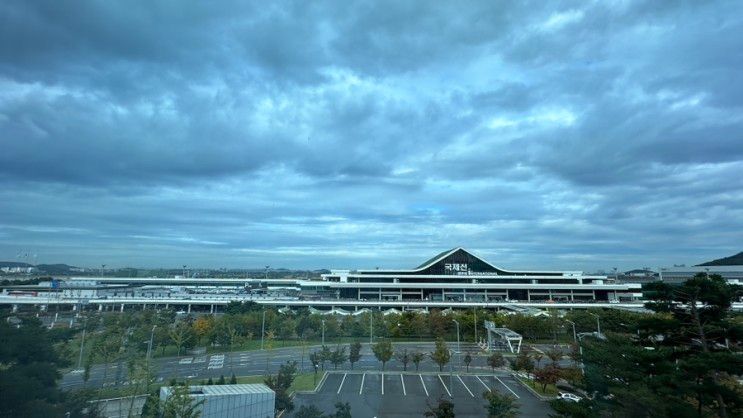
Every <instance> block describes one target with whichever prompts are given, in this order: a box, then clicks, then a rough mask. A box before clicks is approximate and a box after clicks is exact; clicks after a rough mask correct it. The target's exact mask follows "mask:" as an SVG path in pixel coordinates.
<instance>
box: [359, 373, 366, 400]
mask: <svg viewBox="0 0 743 418" xmlns="http://www.w3.org/2000/svg"><path fill="white" fill-rule="evenodd" d="M365 377H366V373H364V374H362V375H361V387H359V395H361V391H363V390H364V378H365Z"/></svg>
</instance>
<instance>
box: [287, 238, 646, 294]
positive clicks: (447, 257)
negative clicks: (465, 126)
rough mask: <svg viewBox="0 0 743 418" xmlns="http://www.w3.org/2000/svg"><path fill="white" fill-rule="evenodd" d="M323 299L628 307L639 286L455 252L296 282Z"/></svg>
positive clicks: (304, 289) (337, 272)
mask: <svg viewBox="0 0 743 418" xmlns="http://www.w3.org/2000/svg"><path fill="white" fill-rule="evenodd" d="M302 293H303V294H305V295H308V294H315V295H316V296H317V297H321V298H323V299H341V300H359V301H433V302H454V301H456V302H459V301H461V302H549V301H552V302H573V301H575V302H581V301H604V302H612V301H622V302H630V301H635V300H638V299H640V298H641V297H642V293H641V291H640V285H639V284H634V283H624V284H618V283H615V282H614V280H612V279H609V278H608V277H607V276H597V275H584V274H583V272H581V271H510V270H505V269H502V268H500V267H497V266H495V265H493V264H491V263H489V262H487V261H485V260H484V259H482V258H480V257H478V256H476V255H474V254H472V253H471V252H469V251H467V250H465V249H463V248H461V247H458V248H454V249H451V250H448V251H444V252H443V253H440V254H438V255H436V256H435V257H433V258H431V259H429V260H427V261H426V262H424V263H423V264H421V265H420V266H418V267H416V268H414V269H412V270H332V271H331V273H330V274H325V275H323V282H319V283H318V282H309V283H308V282H304V283H302Z"/></svg>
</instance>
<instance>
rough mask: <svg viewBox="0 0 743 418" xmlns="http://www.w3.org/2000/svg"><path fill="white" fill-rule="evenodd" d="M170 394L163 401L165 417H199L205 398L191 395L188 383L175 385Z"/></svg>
mask: <svg viewBox="0 0 743 418" xmlns="http://www.w3.org/2000/svg"><path fill="white" fill-rule="evenodd" d="M170 390H171V392H170V396H168V397H167V399H166V400H165V402H164V403H163V408H162V411H163V418H199V417H200V416H201V405H203V404H204V400H203V399H202V400H199V401H197V400H195V399H193V398H192V397H191V396H190V395H189V388H188V385H183V386H173V387H171V388H170Z"/></svg>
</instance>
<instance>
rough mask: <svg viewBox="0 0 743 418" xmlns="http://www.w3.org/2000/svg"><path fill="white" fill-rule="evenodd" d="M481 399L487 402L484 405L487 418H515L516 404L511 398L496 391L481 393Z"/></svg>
mask: <svg viewBox="0 0 743 418" xmlns="http://www.w3.org/2000/svg"><path fill="white" fill-rule="evenodd" d="M482 397H483V398H485V400H486V401H487V402H488V403H487V405H485V409H486V410H487V411H488V418H516V417H517V416H518V412H519V407H518V404H517V403H516V400H515V399H514V398H512V397H511V396H508V395H503V394H500V393H498V392H497V391H493V392H489V391H488V392H485V393H483V395H482Z"/></svg>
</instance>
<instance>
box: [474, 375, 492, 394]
mask: <svg viewBox="0 0 743 418" xmlns="http://www.w3.org/2000/svg"><path fill="white" fill-rule="evenodd" d="M475 377H476V378H477V380H479V381H480V383H482V385H483V386H485V389H487V390H488V392H492V391H493V390H492V389H490V388H489V387H488V385H486V384H485V382H483V381H482V379H480V376H475Z"/></svg>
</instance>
